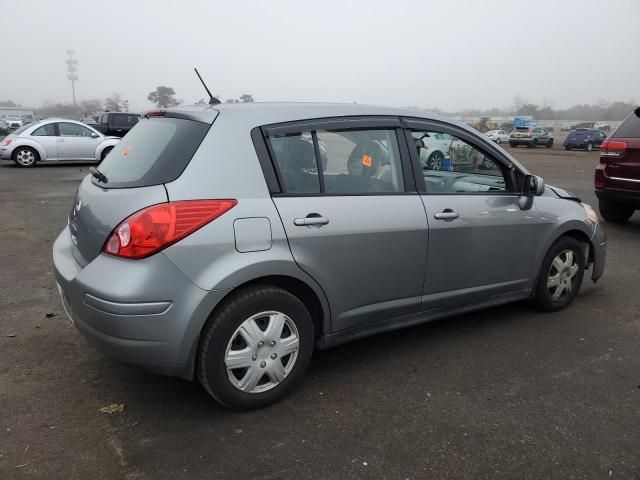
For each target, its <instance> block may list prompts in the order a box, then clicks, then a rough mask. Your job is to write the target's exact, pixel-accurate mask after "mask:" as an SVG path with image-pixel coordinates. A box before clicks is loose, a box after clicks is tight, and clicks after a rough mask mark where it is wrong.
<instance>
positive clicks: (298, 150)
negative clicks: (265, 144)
mask: <svg viewBox="0 0 640 480" xmlns="http://www.w3.org/2000/svg"><path fill="white" fill-rule="evenodd" d="M269 143H270V144H271V151H272V152H273V155H274V156H275V160H276V162H277V163H278V169H279V170H280V176H281V178H282V181H283V183H284V185H283V188H284V191H285V192H286V193H320V177H319V175H318V165H317V163H316V155H315V152H314V148H313V138H312V136H311V132H300V133H295V134H286V135H271V136H270V137H269Z"/></svg>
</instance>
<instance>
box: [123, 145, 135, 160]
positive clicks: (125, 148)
mask: <svg viewBox="0 0 640 480" xmlns="http://www.w3.org/2000/svg"><path fill="white" fill-rule="evenodd" d="M131 150H133V147H132V146H131V145H129V146H128V147H124V149H123V150H122V156H123V157H126V156H127V155H129V153H130V152H131Z"/></svg>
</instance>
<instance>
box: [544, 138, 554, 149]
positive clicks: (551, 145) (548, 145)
mask: <svg viewBox="0 0 640 480" xmlns="http://www.w3.org/2000/svg"><path fill="white" fill-rule="evenodd" d="M545 147H547V148H552V147H553V139H551V140H549V141H548V142H547V144H546V145H545Z"/></svg>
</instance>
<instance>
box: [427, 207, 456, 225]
mask: <svg viewBox="0 0 640 480" xmlns="http://www.w3.org/2000/svg"><path fill="white" fill-rule="evenodd" d="M459 216H460V214H459V213H458V212H454V211H453V210H451V209H450V208H445V209H444V210H443V211H442V212H439V213H436V214H435V215H434V216H433V217H434V218H435V219H436V220H446V221H447V222H450V221H451V220H455V219H456V218H458V217H459Z"/></svg>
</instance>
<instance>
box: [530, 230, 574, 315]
mask: <svg viewBox="0 0 640 480" xmlns="http://www.w3.org/2000/svg"><path fill="white" fill-rule="evenodd" d="M584 265H585V258H584V252H583V250H582V248H581V244H580V242H579V241H578V240H576V239H575V238H573V237H561V238H560V239H558V240H557V241H556V242H555V243H554V244H553V245H552V246H551V248H550V249H549V251H548V252H547V255H546V256H545V257H544V260H543V262H542V267H541V268H540V272H539V274H538V280H537V283H536V291H535V294H534V296H533V298H532V303H533V305H534V306H536V307H537V308H539V309H541V310H545V311H548V312H553V311H555V310H560V309H562V308H564V307H566V306H567V305H569V304H570V303H571V302H572V301H573V299H574V298H575V296H576V295H577V294H578V290H579V289H580V285H581V284H582V278H583V276H584Z"/></svg>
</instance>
